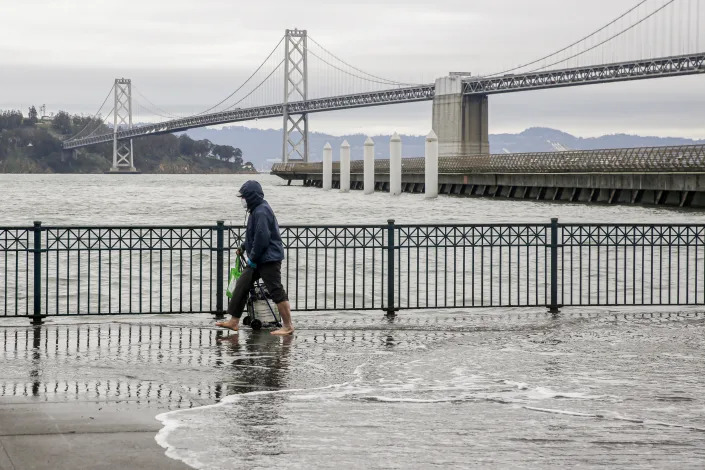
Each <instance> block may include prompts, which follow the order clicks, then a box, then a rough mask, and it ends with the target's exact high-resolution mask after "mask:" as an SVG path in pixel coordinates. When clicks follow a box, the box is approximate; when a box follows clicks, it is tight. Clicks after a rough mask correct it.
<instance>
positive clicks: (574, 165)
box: [272, 144, 705, 177]
mask: <svg viewBox="0 0 705 470" xmlns="http://www.w3.org/2000/svg"><path fill="white" fill-rule="evenodd" d="M401 171H402V173H405V174H424V172H425V160H424V158H420V157H414V158H403V159H402V160H401ZM704 171H705V145H702V144H698V145H674V146H664V147H634V148H622V149H598V150H568V151H562V152H527V153H499V154H490V155H466V156H462V157H440V158H439V159H438V172H439V173H461V174H472V173H537V172H540V173H583V172H585V173H593V172H598V173H609V172H637V173H651V172H704ZM350 172H351V173H353V174H355V173H359V174H362V173H363V161H362V160H353V161H351V162H350ZM375 172H376V173H389V160H387V159H380V160H375ZM272 173H274V174H276V175H278V176H281V177H286V175H287V174H297V173H299V174H309V175H311V174H321V173H323V164H322V163H320V162H309V163H299V162H297V163H275V164H274V165H273V166H272ZM333 173H340V162H333Z"/></svg>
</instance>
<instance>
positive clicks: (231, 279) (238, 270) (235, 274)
mask: <svg viewBox="0 0 705 470" xmlns="http://www.w3.org/2000/svg"><path fill="white" fill-rule="evenodd" d="M241 275H242V267H241V266H240V257H239V256H238V257H237V258H236V259H235V266H233V267H231V268H230V273H229V274H228V287H227V289H225V295H227V296H228V298H229V299H231V298H232V297H233V292H235V284H236V283H237V280H238V279H239V278H240V276H241Z"/></svg>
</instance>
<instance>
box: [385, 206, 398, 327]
mask: <svg viewBox="0 0 705 470" xmlns="http://www.w3.org/2000/svg"><path fill="white" fill-rule="evenodd" d="M394 229H395V228H394V219H389V220H387V316H388V317H393V316H394V315H395V312H396V311H397V310H398V309H397V308H394Z"/></svg>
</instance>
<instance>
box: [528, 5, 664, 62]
mask: <svg viewBox="0 0 705 470" xmlns="http://www.w3.org/2000/svg"><path fill="white" fill-rule="evenodd" d="M675 1H676V0H669V1H668V2H666V3H665V4H664V5H663V6H661V7H660V8H658V9H657V10H654V11H653V12H651V13H650V14H648V15H647V16H645V17H644V18H642V19H640V20H639V21H637V22H636V23H634V24H633V25H630V26H628V27H627V28H625V29H623V30H622V31H620V32H618V33H616V34H614V35H612V36H610V37H609V38H607V39H605V40H604V41H602V42H599V43H597V44H595V45H594V46H592V47H590V48H588V49H585V50H584V51H581V52H578V53H577V54H573V55H572V56H570V57H566V58H565V59H561V60H559V61H557V62H553V63H551V64H548V65H544V66H542V67H539V68H536V69H533V70H529V71H528V72H527V73H533V72H538V71H540V70H544V69H546V68H548V67H551V66H553V65H556V64H560V63H561V62H565V61H566V60H569V59H572V58H574V57H578V56H580V55H583V54H585V53H586V52H590V51H591V50H593V49H595V48H597V47H599V46H601V45H603V44H605V43H606V42H609V41H611V40H612V39H614V38H616V37H618V36H621V35H622V34H624V33H626V32H627V31H629V30H631V29H633V28H635V27H637V26H638V25H640V24H641V23H643V22H644V21H646V20H648V19H649V18H651V17H652V16H654V15H655V14H656V13H658V12H660V11H661V10H663V9H664V8H666V7H667V6H668V5H670V4H671V3H673V2H675Z"/></svg>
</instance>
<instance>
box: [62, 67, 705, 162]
mask: <svg viewBox="0 0 705 470" xmlns="http://www.w3.org/2000/svg"><path fill="white" fill-rule="evenodd" d="M696 73H705V53H695V54H687V55H682V56H669V57H659V58H653V59H644V60H633V61H628V62H619V63H613V64H604V65H595V66H585V67H575V68H569V69H560V70H549V71H543V72H529V73H521V74H509V75H503V76H501V77H490V78H483V77H479V78H472V79H468V80H465V81H464V82H463V93H464V94H468V95H472V94H482V95H487V94H493V93H509V92H516V91H528V90H536V89H543V88H557V87H565V86H577V85H589V84H595V83H607V82H615V81H625V80H637V79H649V78H663V77H673V76H678V75H689V74H696ZM435 93H436V87H435V84H433V83H427V84H419V85H413V86H407V87H397V88H391V89H388V90H380V91H372V92H367V93H353V94H347V95H340V96H331V97H325V98H318V99H313V100H307V101H296V102H292V103H288V104H283V103H280V104H271V105H265V106H255V107H251V108H242V109H240V108H236V109H233V110H229V111H219V112H216V113H210V114H200V115H195V116H188V117H185V118H179V119H173V120H170V121H164V122H160V123H156V124H148V125H146V126H140V127H135V128H133V129H123V130H119V131H118V132H117V133H116V134H115V135H114V134H113V133H112V132H111V133H109V134H102V135H96V136H91V137H83V138H77V139H73V140H68V141H66V142H64V144H63V148H64V149H65V150H69V149H74V148H79V147H85V146H87V145H94V144H99V143H103V142H110V141H111V140H113V138H114V137H115V138H117V139H118V140H122V139H131V138H135V137H142V136H148V135H156V134H164V133H169V132H178V131H184V130H187V129H192V128H195V127H204V126H212V125H217V124H226V123H231V122H241V121H249V120H253V119H262V118H268V117H278V116H282V115H283V112H284V107H285V106H286V107H287V112H288V114H301V113H315V112H321V111H333V110H338V109H350V108H360V107H368V106H380V105H386V104H395V103H410V102H415V101H427V100H432V99H433V98H434V96H435Z"/></svg>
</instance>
